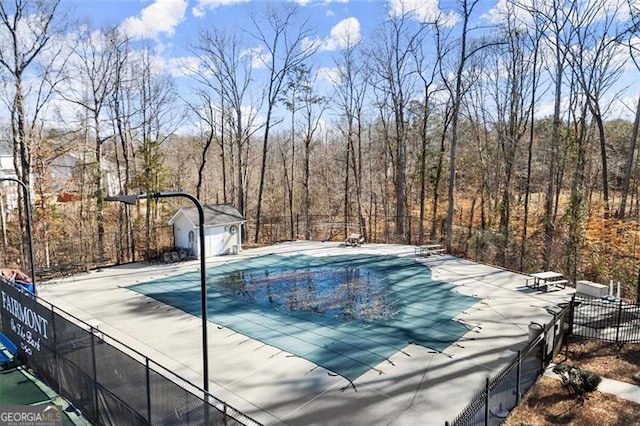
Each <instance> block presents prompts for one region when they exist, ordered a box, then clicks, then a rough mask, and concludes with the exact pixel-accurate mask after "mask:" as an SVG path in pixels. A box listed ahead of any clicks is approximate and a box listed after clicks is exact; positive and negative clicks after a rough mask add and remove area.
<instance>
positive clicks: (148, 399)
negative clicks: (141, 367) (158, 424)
mask: <svg viewBox="0 0 640 426" xmlns="http://www.w3.org/2000/svg"><path fill="white" fill-rule="evenodd" d="M144 364H145V367H146V371H145V372H146V375H147V421H148V422H149V424H151V374H150V373H149V358H147V357H144Z"/></svg>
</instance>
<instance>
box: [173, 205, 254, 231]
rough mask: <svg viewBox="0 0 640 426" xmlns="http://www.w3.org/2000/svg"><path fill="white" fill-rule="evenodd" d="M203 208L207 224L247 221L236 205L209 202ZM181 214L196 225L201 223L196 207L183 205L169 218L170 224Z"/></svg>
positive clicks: (205, 223)
mask: <svg viewBox="0 0 640 426" xmlns="http://www.w3.org/2000/svg"><path fill="white" fill-rule="evenodd" d="M202 210H204V225H205V226H216V225H229V224H234V223H244V222H246V221H247V220H246V219H245V218H244V217H243V216H242V215H241V214H240V212H239V211H238V210H237V209H236V208H235V207H233V206H230V205H228V204H207V205H204V206H202ZM180 214H183V215H185V216H186V217H187V219H189V221H190V222H191V223H193V225H194V226H198V225H199V221H198V209H197V208H196V207H182V208H181V209H180V210H178V211H177V212H176V213H175V214H174V215H173V216H172V217H171V219H169V225H173V223H174V222H175V221H176V219H177V218H178V216H179V215H180Z"/></svg>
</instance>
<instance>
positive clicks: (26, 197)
mask: <svg viewBox="0 0 640 426" xmlns="http://www.w3.org/2000/svg"><path fill="white" fill-rule="evenodd" d="M2 181H11V182H16V183H17V184H19V185H20V186H21V187H22V190H23V192H24V196H23V198H24V210H25V215H26V216H27V237H28V238H29V263H31V282H32V284H33V293H34V294H36V292H37V290H36V286H35V284H36V267H35V262H34V260H33V257H34V256H33V235H32V234H31V228H32V226H31V223H32V222H31V203H30V202H29V189H28V188H27V185H25V184H24V182H22V181H21V180H19V179H16V178H12V177H0V182H2Z"/></svg>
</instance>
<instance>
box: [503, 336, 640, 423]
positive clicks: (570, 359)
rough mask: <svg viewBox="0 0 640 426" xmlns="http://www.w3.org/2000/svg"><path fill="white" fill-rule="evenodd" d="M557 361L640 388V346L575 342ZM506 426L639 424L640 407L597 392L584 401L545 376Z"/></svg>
mask: <svg viewBox="0 0 640 426" xmlns="http://www.w3.org/2000/svg"><path fill="white" fill-rule="evenodd" d="M555 362H556V363H566V364H569V365H576V366H579V367H582V368H585V369H587V370H590V371H593V372H594V373H597V374H599V375H600V376H602V377H605V378H608V379H614V380H619V381H623V382H627V383H634V384H638V385H640V383H638V382H636V381H635V380H634V379H633V375H634V374H637V373H638V372H640V344H626V345H623V346H621V347H618V346H616V345H615V344H612V343H606V342H597V341H590V340H579V341H573V342H570V343H569V345H568V346H567V347H566V348H563V350H562V351H561V352H560V354H558V356H557V357H556V359H555ZM504 425H506V426H543V425H575V426H591V425H593V426H610V425H625V426H626V425H640V404H635V403H633V402H630V401H626V400H624V399H622V398H619V397H617V396H615V395H610V394H605V393H602V392H598V391H596V392H592V393H590V394H589V395H587V396H586V398H585V400H584V402H581V401H579V400H578V399H576V398H575V397H573V396H570V395H569V393H568V392H567V390H566V389H565V388H564V387H563V386H562V382H561V381H560V380H558V379H556V378H553V377H547V376H543V377H541V378H540V379H539V380H538V381H537V382H536V383H535V384H534V385H533V386H532V387H531V389H530V390H529V392H527V394H526V396H525V397H524V398H523V400H522V402H521V403H520V405H519V406H518V407H516V408H515V409H514V410H513V411H512V412H511V414H510V415H509V417H508V418H507V420H506V421H505V423H504Z"/></svg>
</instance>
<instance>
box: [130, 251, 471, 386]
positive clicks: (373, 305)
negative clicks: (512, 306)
mask: <svg viewBox="0 0 640 426" xmlns="http://www.w3.org/2000/svg"><path fill="white" fill-rule="evenodd" d="M129 288H130V289H131V290H134V291H137V292H139V293H142V294H144V295H147V296H149V297H153V298H154V299H157V300H159V301H161V302H164V303H167V304H169V305H172V306H175V307H177V308H179V309H181V310H183V311H185V312H189V313H191V314H193V315H200V313H201V310H200V309H201V308H200V273H199V272H197V271H196V272H190V273H187V274H182V275H177V276H171V277H164V278H161V279H155V280H153V281H149V282H146V283H142V284H136V285H133V286H131V287H129ZM452 288H453V285H451V284H449V283H446V282H443V281H434V280H432V278H431V270H430V269H429V268H428V267H427V266H425V265H423V264H421V263H419V262H416V261H415V260H414V259H412V258H406V257H396V256H382V255H367V254H350V255H340V256H323V257H315V256H307V255H294V256H283V255H274V254H272V255H266V256H260V257H255V258H249V259H241V260H238V261H234V262H229V263H226V264H223V265H220V266H215V267H211V268H208V269H207V302H208V318H209V320H210V321H211V322H213V323H216V324H218V325H221V326H224V327H227V328H229V329H231V330H233V331H235V332H237V333H241V334H243V335H246V336H248V337H251V338H252V339H255V340H258V341H261V342H263V343H266V344H268V345H271V346H274V347H277V348H279V349H281V350H283V351H286V352H289V353H291V354H294V355H297V356H299V357H302V358H305V359H307V360H309V361H311V362H313V363H315V364H317V365H319V366H321V367H324V368H326V369H327V370H330V371H332V372H334V373H336V374H339V375H341V376H343V377H345V378H347V379H349V380H354V379H356V378H357V377H359V376H360V375H362V374H364V373H365V372H367V371H368V370H370V369H372V368H375V367H376V366H377V365H378V364H380V363H381V362H383V361H385V360H387V359H388V358H389V357H390V356H391V355H393V354H394V353H396V352H397V351H399V350H402V349H403V348H405V347H406V346H407V344H409V343H415V344H418V345H422V346H425V347H428V348H431V349H434V350H436V351H443V350H444V349H445V348H446V347H447V346H449V345H450V344H451V343H453V342H455V341H456V340H458V339H459V338H460V337H461V336H462V335H464V334H465V333H466V332H467V331H468V328H467V327H466V326H465V325H463V324H461V323H459V322H458V321H456V320H454V319H453V317H455V316H456V315H458V314H459V313H460V312H462V311H463V310H465V309H466V308H468V307H469V306H471V305H473V304H474V303H476V302H477V301H478V299H477V298H475V297H470V296H464V295H461V294H458V293H457V292H454V291H452Z"/></svg>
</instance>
